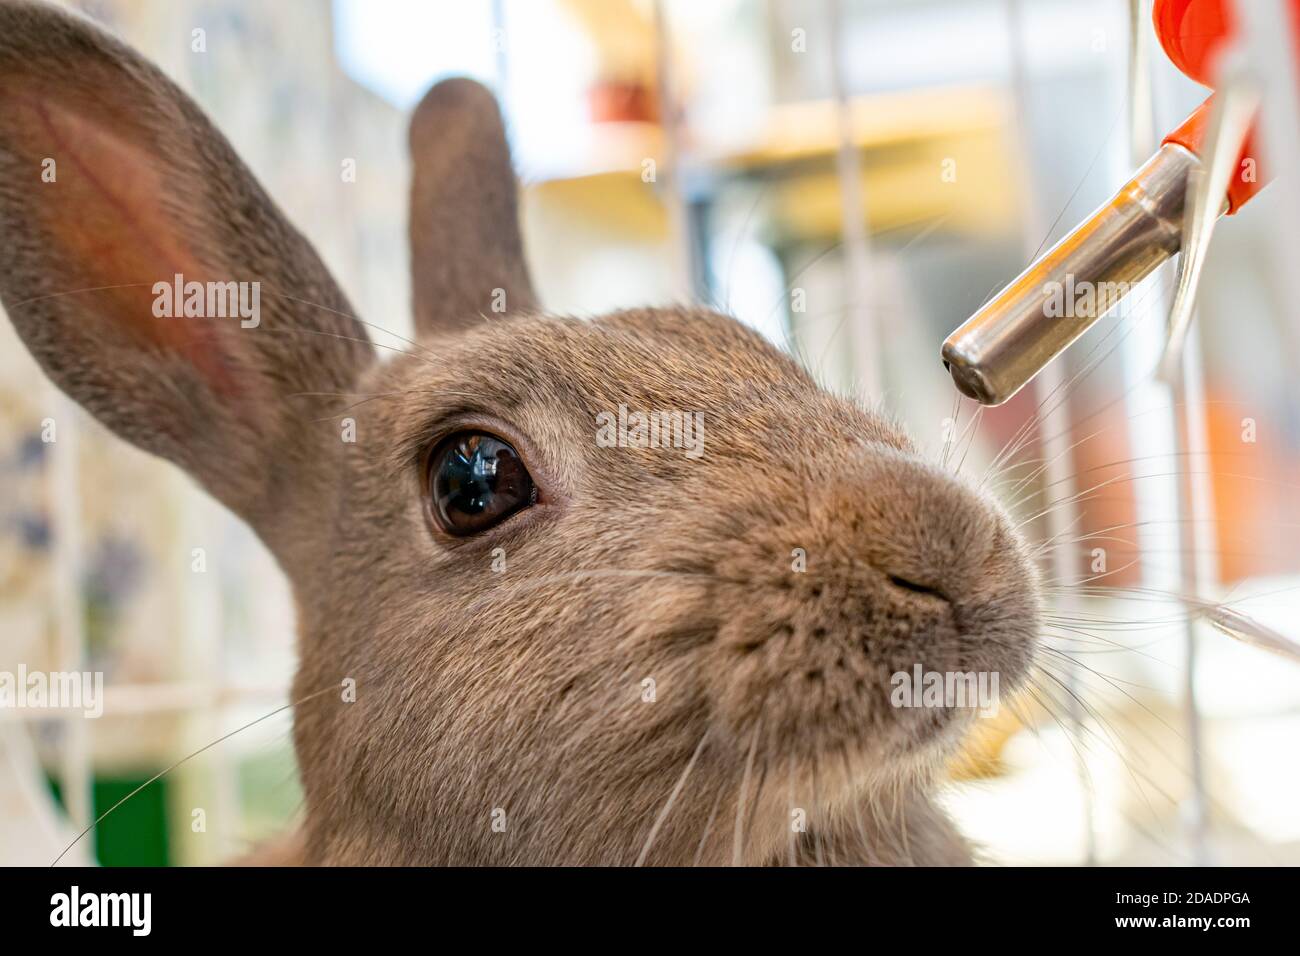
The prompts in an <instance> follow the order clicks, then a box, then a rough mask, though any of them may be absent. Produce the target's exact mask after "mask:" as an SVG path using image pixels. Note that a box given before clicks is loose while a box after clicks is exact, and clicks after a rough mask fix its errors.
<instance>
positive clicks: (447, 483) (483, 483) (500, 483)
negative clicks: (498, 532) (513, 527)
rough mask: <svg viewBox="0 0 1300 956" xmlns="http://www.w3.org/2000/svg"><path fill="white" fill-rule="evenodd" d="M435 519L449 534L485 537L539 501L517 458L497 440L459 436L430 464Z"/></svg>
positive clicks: (482, 435) (478, 435)
mask: <svg viewBox="0 0 1300 956" xmlns="http://www.w3.org/2000/svg"><path fill="white" fill-rule="evenodd" d="M429 495H430V498H431V499H432V506H433V516H434V518H435V519H436V520H437V522H438V525H439V527H441V528H442V530H444V531H446V532H447V533H448V534H454V535H456V536H457V537H465V536H467V535H471V534H478V533H479V532H480V531H486V530H487V529H488V528H491V527H492V526H493V525H495V524H498V523H499V522H501V521H504V520H505V519H506V518H508V517H510V516H511V515H512V514H514V513H515V512H516V511H520V510H522V509H524V508H527V507H528V506H529V505H531V504H534V503H535V502H536V501H537V486H536V485H534V484H533V479H532V477H531V476H530V475H529V474H528V470H527V469H526V468H524V463H523V462H522V461H520V460H519V453H518V452H516V451H515V450H514V448H512V447H511V446H510V445H508V444H506V443H505V442H503V441H502V440H501V439H500V438H497V437H496V436H495V435H489V434H487V433H485V432H457V433H456V434H455V435H452V436H451V437H450V438H448V439H447V440H446V441H444V442H443V443H442V444H441V445H439V446H438V447H437V448H436V449H435V450H434V452H433V454H432V455H431V456H430V458H429Z"/></svg>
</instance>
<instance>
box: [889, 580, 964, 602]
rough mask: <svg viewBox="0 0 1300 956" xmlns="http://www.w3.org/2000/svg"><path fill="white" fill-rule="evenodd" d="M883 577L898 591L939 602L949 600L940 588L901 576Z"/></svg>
mask: <svg viewBox="0 0 1300 956" xmlns="http://www.w3.org/2000/svg"><path fill="white" fill-rule="evenodd" d="M885 577H886V578H888V579H889V583H890V584H891V585H892V586H893V587H894V588H896V589H898V590H899V591H910V592H911V593H913V594H920V595H923V596H925V597H931V598H937V599H938V600H940V601H949V600H950V599H949V597H948V595H947V594H945V593H944V591H943V590H942V589H941V588H939V587H936V586H934V585H930V584H922V583H921V582H920V581H914V580H912V579H910V578H907V577H904V576H903V575H901V574H889V573H886V575H885Z"/></svg>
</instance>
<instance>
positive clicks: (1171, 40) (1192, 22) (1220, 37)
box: [1152, 0, 1237, 86]
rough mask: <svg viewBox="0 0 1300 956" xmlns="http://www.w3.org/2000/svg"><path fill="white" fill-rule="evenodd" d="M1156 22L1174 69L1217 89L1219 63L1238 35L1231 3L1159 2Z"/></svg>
mask: <svg viewBox="0 0 1300 956" xmlns="http://www.w3.org/2000/svg"><path fill="white" fill-rule="evenodd" d="M1152 19H1153V20H1154V21H1155V27H1156V36H1158V37H1159V38H1160V45H1161V46H1162V47H1164V51H1165V55H1166V56H1168V57H1169V59H1170V60H1171V61H1172V62H1173V64H1174V66H1176V67H1178V69H1180V70H1181V71H1182V72H1183V73H1185V74H1186V75H1187V76H1189V77H1191V78H1192V79H1193V80H1195V81H1196V82H1197V83H1200V84H1203V85H1204V86H1213V85H1214V67H1215V60H1216V58H1217V57H1218V55H1219V52H1220V51H1221V50H1222V49H1223V46H1224V44H1225V43H1226V42H1227V41H1228V40H1230V39H1231V38H1232V37H1233V36H1235V35H1236V32H1237V19H1236V14H1235V12H1234V11H1233V4H1232V2H1231V0H1156V3H1155V8H1154V9H1153V10H1152Z"/></svg>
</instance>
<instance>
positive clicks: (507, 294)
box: [0, 0, 1038, 864]
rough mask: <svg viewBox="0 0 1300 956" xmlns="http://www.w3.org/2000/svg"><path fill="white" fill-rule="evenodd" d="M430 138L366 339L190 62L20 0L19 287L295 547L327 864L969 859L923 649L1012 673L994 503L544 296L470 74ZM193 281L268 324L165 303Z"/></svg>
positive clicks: (1, 83)
mask: <svg viewBox="0 0 1300 956" xmlns="http://www.w3.org/2000/svg"><path fill="white" fill-rule="evenodd" d="M410 140H411V149H412V156H413V160H414V164H413V170H414V175H413V182H412V189H411V203H412V204H411V219H410V232H411V243H412V280H413V290H414V300H415V301H414V309H415V315H416V326H417V329H418V335H417V338H416V340H415V341H414V342H412V343H410V346H409V348H405V349H404V350H402V351H401V353H400V354H395V355H392V356H387V355H385V356H379V355H378V354H377V352H376V349H375V348H374V347H372V345H371V343H370V341H369V339H368V337H367V333H366V329H365V326H364V324H363V323H362V322H360V321H359V320H358V319H356V318H354V317H353V310H352V308H351V307H350V305H349V304H348V302H347V300H346V298H345V297H344V295H343V294H342V293H341V292H340V291H339V289H338V287H337V286H336V285H335V283H334V282H333V281H332V279H331V278H330V276H329V275H328V273H327V271H326V269H325V268H324V267H323V265H322V264H321V261H320V260H319V258H318V257H317V255H316V254H315V253H314V252H313V250H312V249H311V247H310V246H309V245H308V243H307V242H306V241H305V240H304V239H303V238H302V236H301V235H299V233H298V232H296V231H295V230H294V228H293V227H292V226H291V225H289V223H288V222H287V221H286V220H285V218H284V217H283V216H282V214H281V213H280V212H279V211H278V210H277V209H276V207H275V206H274V205H273V204H272V202H271V201H270V200H269V199H268V198H267V196H266V195H265V194H264V192H263V191H262V189H261V188H260V187H259V186H258V185H257V183H256V182H255V181H254V179H253V177H252V176H251V175H250V173H249V172H248V170H247V169H246V168H245V167H244V165H243V164H242V163H241V162H240V160H239V159H238V157H237V156H236V155H235V154H234V153H233V151H232V150H231V148H230V146H229V145H228V144H227V142H226V140H225V139H224V138H223V137H222V136H221V135H220V134H219V133H218V132H217V131H216V130H215V129H214V128H213V127H212V125H211V124H210V123H209V121H208V120H207V119H206V118H205V117H204V115H203V114H202V113H201V112H200V110H199V109H198V108H197V107H196V106H195V105H194V104H193V103H192V102H191V101H190V100H189V99H188V98H187V97H186V96H185V95H184V94H182V93H181V92H180V91H179V90H178V89H177V88H176V87H175V86H174V85H173V84H172V83H170V82H169V81H168V80H167V79H166V78H165V77H163V76H162V74H161V73H160V72H159V71H158V70H157V69H156V68H154V67H153V66H152V65H150V64H148V63H146V62H145V61H143V60H142V59H141V58H140V57H139V56H138V55H136V54H135V53H133V52H132V51H131V50H129V49H128V48H126V47H125V46H123V45H122V44H120V43H119V42H117V41H116V40H114V39H112V38H111V37H109V36H108V35H106V34H105V33H103V32H101V31H100V30H99V29H97V28H95V27H93V26H92V25H90V24H89V23H88V22H86V21H84V20H82V19H81V18H78V17H74V16H70V15H67V14H64V13H61V12H57V11H54V10H52V9H50V8H47V7H44V6H39V5H34V4H30V3H27V2H17V3H15V2H8V0H5V2H0V234H2V235H3V236H4V238H5V242H4V254H3V256H0V299H2V300H3V303H4V306H5V308H6V310H7V312H8V314H9V316H10V318H11V319H12V321H13V322H14V324H15V326H16V328H17V329H18V332H19V334H20V335H21V337H22V339H23V340H24V342H25V343H26V344H27V346H28V347H29V349H30V350H31V352H32V354H33V355H34V356H35V357H36V358H37V359H38V360H39V361H40V363H41V364H42V366H43V367H44V368H45V370H46V372H47V373H48V374H49V375H50V377H51V378H52V379H53V380H54V381H55V382H56V383H57V384H58V385H59V386H60V387H61V388H62V389H63V390H64V391H66V392H67V393H68V394H69V395H71V396H72V397H73V398H75V399H76V400H77V401H78V402H80V403H81V404H82V405H83V406H84V407H85V408H87V409H88V410H89V411H90V412H91V414H93V415H94V416H95V417H96V418H98V419H99V420H100V421H101V422H103V423H104V424H105V425H107V426H108V427H109V428H111V429H113V430H114V431H116V432H117V433H118V434H119V435H121V436H122V437H123V438H125V439H127V440H128V441H130V442H133V443H134V444H136V445H138V446H139V447H141V448H144V449H146V450H148V451H150V452H153V453H155V454H157V455H160V456H162V457H164V458H166V459H169V460H170V461H172V462H174V463H176V464H178V465H179V466H181V467H182V468H184V469H185V470H186V471H187V472H188V473H189V474H190V475H192V476H193V477H194V478H195V479H196V480H197V481H198V482H199V483H200V484H201V485H202V486H203V487H204V488H206V489H207V490H208V491H209V492H210V493H211V494H212V495H213V496H215V497H216V498H217V499H219V500H220V501H222V502H223V503H224V504H225V505H227V506H228V507H229V508H230V509H231V510H232V511H234V512H235V513H236V514H238V515H239V516H241V517H242V518H243V519H244V520H246V521H247V522H248V523H249V524H250V525H251V526H252V527H253V528H254V529H255V530H256V532H257V533H258V535H259V536H260V537H261V539H262V540H263V541H264V542H265V543H266V545H267V547H268V548H269V549H270V550H271V551H272V552H273V553H274V554H275V556H276V557H277V559H278V560H279V562H280V564H281V565H282V567H283V568H284V570H285V572H286V574H287V576H288V578H289V580H290V582H291V584H292V587H293V591H294V596H295V600H296V605H297V608H298V612H299V627H300V635H299V649H300V659H301V662H300V666H299V671H298V674H297V677H296V679H295V682H294V687H293V698H294V700H295V723H294V738H295V744H296V749H297V753H298V758H299V764H300V770H301V774H302V779H303V785H304V791H305V804H306V807H305V819H304V823H303V829H302V833H301V843H302V846H303V848H304V849H303V861H304V862H328V863H461V862H470V863H515V862H524V863H632V862H636V861H639V860H640V861H648V862H653V863H691V862H704V863H720V862H728V863H729V862H739V863H745V864H751V863H765V862H782V861H785V860H788V859H796V860H797V859H813V858H817V859H825V860H828V861H831V862H854V863H870V862H882V863H891V862H903V861H908V860H911V861H915V862H929V863H937V862H965V861H966V860H967V859H968V858H969V857H968V851H967V849H966V846H965V844H964V842H963V841H962V840H961V838H960V837H959V836H958V835H957V834H956V833H955V832H954V831H953V829H952V828H951V826H950V825H949V824H948V823H947V821H946V820H945V819H944V817H943V816H942V814H941V813H940V812H939V811H938V810H936V809H935V807H934V806H933V804H932V802H931V800H930V796H929V788H930V784H931V779H932V777H933V775H934V770H935V768H936V767H937V766H938V765H939V763H940V762H941V760H942V758H943V757H944V755H945V754H946V753H948V752H949V751H950V750H951V749H952V748H953V747H954V746H955V745H956V743H957V742H958V741H959V740H960V736H961V734H962V732H963V730H964V729H966V728H967V727H968V726H969V723H970V720H971V718H972V716H973V710H974V705H973V702H968V703H967V704H966V705H961V704H953V703H952V702H951V701H947V702H946V703H947V704H948V705H947V706H937V707H915V706H898V701H897V699H896V695H895V693H894V691H895V690H896V684H897V682H896V681H895V675H898V674H906V675H908V676H909V677H910V675H912V674H913V673H914V672H915V670H916V669H917V668H918V667H919V668H923V669H924V671H926V672H937V673H945V674H953V673H957V674H968V673H972V672H978V673H991V674H996V675H998V676H999V678H1000V689H1001V691H1003V692H1005V691H1007V690H1009V689H1010V688H1011V687H1012V686H1014V684H1015V683H1016V681H1017V679H1018V678H1019V677H1020V676H1021V675H1022V674H1023V673H1024V672H1025V670H1026V668H1027V666H1028V664H1029V662H1030V660H1031V657H1032V652H1033V641H1034V635H1035V632H1036V628H1037V614H1038V611H1037V597H1036V590H1035V589H1036V584H1035V575H1034V570H1033V566H1032V563H1031V562H1030V560H1029V558H1028V556H1027V552H1026V549H1025V547H1024V545H1023V543H1022V541H1021V540H1020V538H1019V537H1018V535H1017V533H1016V531H1015V530H1014V527H1013V526H1012V524H1011V523H1010V522H1009V520H1008V518H1007V516H1006V515H1005V514H1004V513H1003V512H1002V511H1001V510H1000V509H999V508H998V507H997V506H996V505H995V504H994V503H993V502H992V501H990V500H989V499H988V498H987V497H985V496H984V495H983V494H982V493H980V492H979V491H977V490H975V489H973V488H971V487H968V486H967V485H965V484H964V483H963V482H962V481H960V480H959V479H957V478H955V477H954V476H953V475H952V474H950V473H949V472H948V471H946V470H944V469H943V468H941V467H939V466H937V465H935V464H932V463H927V462H926V461H924V460H923V459H922V458H921V457H920V456H919V454H918V452H917V450H916V448H915V447H914V446H913V444H912V442H911V441H910V440H909V438H908V437H907V436H906V434H904V432H903V431H901V430H900V429H899V428H898V427H896V426H895V425H894V424H892V423H891V422H889V421H888V420H886V419H885V418H883V417H881V416H880V415H878V414H874V413H872V412H870V411H866V410H864V409H862V408H860V407H858V406H857V405H855V404H854V403H852V402H850V401H847V400H845V399H843V398H839V397H836V396H834V395H831V394H829V393H828V392H826V391H824V390H823V389H821V388H819V387H818V385H817V383H816V382H815V381H814V380H813V379H812V378H811V377H810V376H809V375H808V374H807V373H806V372H805V371H804V370H803V369H802V368H801V367H800V366H799V365H798V364H797V363H796V362H794V361H793V360H792V359H791V358H789V357H788V356H786V355H785V354H782V353H781V352H780V351H779V350H777V349H775V348H774V347H773V346H771V345H770V344H768V343H767V342H766V341H765V340H764V339H762V338H761V337H760V336H758V335H756V334H755V333H753V332H751V331H750V330H748V329H747V328H745V327H743V326H741V325H740V324H738V323H737V322H735V321H734V320H733V319H731V318H729V317H727V316H725V315H721V314H717V313H715V312H712V311H708V310H703V309H698V308H666V309H636V310H629V311H623V312H617V313H613V314H609V315H604V316H601V317H598V318H595V319H588V320H578V319H573V318H564V317H557V316H550V315H546V314H544V313H542V312H541V311H540V310H539V307H538V305H537V303H536V301H535V299H534V296H533V293H532V290H531V286H530V280H529V275H528V270H527V268H526V266H525V264H524V260H523V255H522V249H521V245H522V244H521V240H520V236H519V229H518V221H517V212H516V187H515V183H514V179H513V176H512V172H511V167H510V161H509V155H508V152H507V148H506V143H505V137H504V134H503V131H502V125H501V119H500V115H499V112H498V111H497V108H496V105H495V102H494V101H493V99H492V97H491V96H490V94H488V93H487V91H486V90H484V89H483V88H482V87H480V86H478V85H477V84H474V83H472V82H469V81H465V80H456V81H448V82H444V83H442V84H440V85H438V86H436V87H435V88H434V89H433V90H431V91H430V93H429V94H428V95H427V96H426V97H425V99H424V101H423V102H422V103H421V104H420V106H419V108H418V109H417V112H416V115H415V118H414V120H413V123H412V128H411V137H410ZM48 159H53V160H54V161H55V162H56V164H57V176H56V177H54V178H52V179H49V180H48V181H47V180H46V179H45V178H43V176H42V170H43V168H44V167H43V164H44V163H45V161H46V160H48ZM176 276H183V277H184V280H185V282H186V283H189V282H191V281H194V282H198V283H200V284H201V285H202V287H203V288H204V289H209V288H211V287H212V286H214V285H215V286H216V287H217V288H218V289H223V288H227V284H234V286H236V287H238V288H240V289H241V290H242V289H243V288H245V286H246V285H247V286H251V287H255V288H256V290H258V291H257V296H258V299H257V301H258V302H259V303H260V309H259V311H258V314H257V315H256V316H255V319H256V321H249V316H248V315H245V314H244V313H243V312H240V313H239V314H235V315H232V314H229V312H228V311H224V312H222V313H221V314H220V315H216V314H213V313H214V310H213V309H212V308H210V307H209V306H210V300H207V301H205V302H204V303H203V308H195V309H193V310H189V309H180V308H179V307H178V303H177V302H172V303H171V307H170V308H168V307H167V305H166V303H164V306H163V307H162V308H160V307H159V301H160V297H166V296H168V295H171V294H172V293H171V291H169V290H168V289H167V288H166V287H167V286H169V285H170V284H172V283H173V282H174V277H176ZM187 289H188V286H184V287H181V288H180V289H179V291H180V292H181V294H182V297H183V298H185V300H186V303H187V304H188V302H189V293H188V292H187V291H186V290H187ZM494 306H495V308H494ZM218 311H220V310H218ZM191 312H192V313H194V314H189V313H191ZM917 693H918V697H919V689H918V691H917Z"/></svg>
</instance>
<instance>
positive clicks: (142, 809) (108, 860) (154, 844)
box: [49, 776, 172, 866]
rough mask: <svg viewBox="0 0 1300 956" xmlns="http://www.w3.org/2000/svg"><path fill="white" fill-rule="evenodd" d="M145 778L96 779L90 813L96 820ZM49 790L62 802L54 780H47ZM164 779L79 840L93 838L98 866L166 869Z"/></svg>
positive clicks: (128, 802)
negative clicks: (91, 811)
mask: <svg viewBox="0 0 1300 956" xmlns="http://www.w3.org/2000/svg"><path fill="white" fill-rule="evenodd" d="M148 779H149V777H148V776H141V777H96V778H95V781H94V785H93V789H92V798H93V802H94V808H93V812H94V815H95V817H96V818H97V819H98V817H99V815H100V814H101V813H104V812H105V811H106V810H108V809H109V808H111V807H112V806H113V805H114V804H116V803H117V802H118V801H119V800H121V799H122V798H123V797H125V796H127V795H128V794H129V793H131V791H133V790H135V789H136V788H137V787H139V786H140V785H141V784H143V783H144V782H145V781H146V780H148ZM49 784H50V790H51V792H53V794H54V796H55V798H56V799H57V800H58V801H59V802H60V803H62V802H63V795H62V793H61V788H60V786H59V783H58V781H57V780H54V779H50V780H49ZM167 800H168V793H167V778H166V777H163V778H162V779H161V780H155V781H154V782H153V783H151V784H149V786H147V787H145V788H144V789H143V790H141V791H140V792H139V793H137V794H136V795H135V796H133V797H131V799H130V800H127V801H126V802H125V803H123V804H122V805H121V806H120V807H118V808H117V809H116V810H114V811H113V812H112V813H111V814H109V815H108V817H107V819H105V820H104V821H103V822H102V823H100V824H99V825H98V826H97V827H96V828H95V830H94V833H93V834H87V835H86V836H84V837H82V840H83V841H85V840H90V839H91V837H92V836H93V837H94V844H93V846H94V849H95V858H96V859H97V860H98V861H99V862H100V865H102V866H169V865H171V862H172V860H171V847H170V844H169V841H168V839H167Z"/></svg>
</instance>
